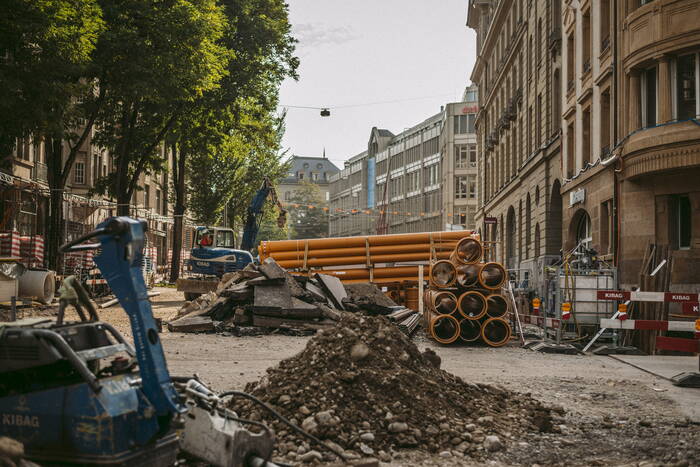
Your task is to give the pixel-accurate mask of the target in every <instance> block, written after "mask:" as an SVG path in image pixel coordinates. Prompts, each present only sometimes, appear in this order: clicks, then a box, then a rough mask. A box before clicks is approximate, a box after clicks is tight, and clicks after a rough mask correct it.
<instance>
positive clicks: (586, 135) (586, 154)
mask: <svg viewBox="0 0 700 467" xmlns="http://www.w3.org/2000/svg"><path fill="white" fill-rule="evenodd" d="M582 120H583V121H582V127H583V128H582V131H581V158H582V159H581V168H583V169H585V168H586V165H588V164H590V163H591V136H592V135H591V108H590V107H589V108H587V109H586V110H584V111H583V118H582Z"/></svg>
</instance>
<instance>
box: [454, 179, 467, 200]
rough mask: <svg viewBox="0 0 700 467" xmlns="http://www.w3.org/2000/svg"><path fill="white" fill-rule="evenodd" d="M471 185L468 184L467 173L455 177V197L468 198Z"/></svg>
mask: <svg viewBox="0 0 700 467" xmlns="http://www.w3.org/2000/svg"><path fill="white" fill-rule="evenodd" d="M468 194H469V187H468V185H467V177H466V175H458V176H456V177H455V198H457V199H467V196H468Z"/></svg>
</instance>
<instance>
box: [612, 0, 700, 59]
mask: <svg viewBox="0 0 700 467" xmlns="http://www.w3.org/2000/svg"><path fill="white" fill-rule="evenodd" d="M697 5H698V3H697V1H696V0H656V1H654V2H650V3H648V4H646V5H642V6H640V7H639V8H637V9H636V10H634V11H632V12H631V13H630V14H629V15H627V17H626V18H625V21H624V23H625V24H626V27H625V28H624V29H623V34H622V37H621V38H620V43H621V44H623V49H622V61H623V64H624V67H625V69H626V70H629V69H630V68H632V67H634V66H637V65H639V64H642V63H643V62H646V61H648V60H653V59H654V58H655V57H658V56H660V55H663V54H670V53H673V52H674V51H676V50H678V49H682V48H687V47H691V46H694V45H697V44H698V43H700V28H698V20H697V18H698V17H697V8H698V6H697Z"/></svg>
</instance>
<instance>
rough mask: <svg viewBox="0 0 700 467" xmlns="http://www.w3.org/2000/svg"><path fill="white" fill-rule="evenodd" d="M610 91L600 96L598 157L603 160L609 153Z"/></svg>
mask: <svg viewBox="0 0 700 467" xmlns="http://www.w3.org/2000/svg"><path fill="white" fill-rule="evenodd" d="M610 115H611V114H610V90H609V89H608V90H606V91H605V92H603V93H602V94H601V95H600V144H601V145H602V146H601V148H600V157H601V158H604V157H605V156H607V155H608V154H610V151H611V146H612V145H611V141H610V128H611V127H612V121H611V120H610Z"/></svg>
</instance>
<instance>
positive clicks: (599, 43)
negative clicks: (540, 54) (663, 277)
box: [562, 0, 700, 291]
mask: <svg viewBox="0 0 700 467" xmlns="http://www.w3.org/2000/svg"><path fill="white" fill-rule="evenodd" d="M563 8H564V11H563V15H562V18H563V30H564V37H565V39H564V43H565V44H566V45H565V47H564V52H563V54H564V58H563V63H564V68H565V73H566V79H565V80H564V82H563V83H562V89H563V91H564V96H563V99H562V105H563V115H562V130H563V138H562V140H563V141H564V143H563V154H564V156H563V160H564V164H563V166H564V175H565V177H564V182H563V184H562V194H563V196H564V213H563V227H564V242H565V247H567V248H572V247H574V246H576V245H577V244H579V243H584V244H587V245H589V246H591V247H592V248H594V249H595V250H597V251H598V252H599V253H601V254H608V255H609V257H610V258H611V259H615V262H616V264H617V265H618V266H619V270H620V282H621V285H623V286H625V285H633V284H636V282H637V281H638V272H639V270H640V266H641V262H642V258H643V256H644V251H645V249H646V248H647V246H648V245H649V244H652V243H656V244H658V245H668V246H669V247H670V248H671V249H672V250H675V251H674V259H675V262H674V270H673V276H672V283H673V284H674V287H675V288H676V289H677V290H684V291H688V290H689V288H692V287H697V286H698V284H700V279H698V278H699V277H700V221H699V220H698V219H700V122H699V121H698V117H700V100H699V99H698V95H699V93H700V56H699V55H698V53H699V52H700V21H699V20H700V1H698V0H618V1H616V0H584V1H577V2H574V1H566V2H564V6H563ZM615 63H617V64H619V66H617V67H616V66H614V65H615Z"/></svg>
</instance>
